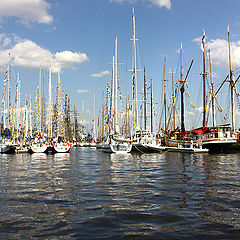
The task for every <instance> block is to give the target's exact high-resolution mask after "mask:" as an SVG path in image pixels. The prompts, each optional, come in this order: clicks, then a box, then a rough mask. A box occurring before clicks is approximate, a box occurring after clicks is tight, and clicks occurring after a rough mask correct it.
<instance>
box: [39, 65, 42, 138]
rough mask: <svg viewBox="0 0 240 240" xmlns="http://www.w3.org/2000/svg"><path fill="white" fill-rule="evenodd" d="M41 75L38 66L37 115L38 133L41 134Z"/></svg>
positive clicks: (40, 69)
mask: <svg viewBox="0 0 240 240" xmlns="http://www.w3.org/2000/svg"><path fill="white" fill-rule="evenodd" d="M41 73H42V66H41V65H40V68H39V83H38V89H39V99H38V108H39V109H38V113H39V126H38V127H39V132H40V133H41V132H42V129H41V128H42V123H41V80H42V77H41V75H42V74H41Z"/></svg>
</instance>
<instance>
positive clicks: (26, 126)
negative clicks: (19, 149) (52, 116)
mask: <svg viewBox="0 0 240 240" xmlns="http://www.w3.org/2000/svg"><path fill="white" fill-rule="evenodd" d="M27 134H28V109H27V94H26V99H25V131H24V139H26V137H27Z"/></svg>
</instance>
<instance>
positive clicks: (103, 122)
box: [102, 91, 104, 140]
mask: <svg viewBox="0 0 240 240" xmlns="http://www.w3.org/2000/svg"><path fill="white" fill-rule="evenodd" d="M103 139H104V91H102V140H103Z"/></svg>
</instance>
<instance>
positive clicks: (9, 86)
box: [7, 53, 11, 128]
mask: <svg viewBox="0 0 240 240" xmlns="http://www.w3.org/2000/svg"><path fill="white" fill-rule="evenodd" d="M7 81H8V98H7V107H8V128H10V122H11V117H10V114H11V112H10V108H11V80H10V53H9V62H8V78H7Z"/></svg>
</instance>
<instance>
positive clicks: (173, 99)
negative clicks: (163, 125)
mask: <svg viewBox="0 0 240 240" xmlns="http://www.w3.org/2000/svg"><path fill="white" fill-rule="evenodd" d="M172 106H173V130H175V92H174V78H173V72H172Z"/></svg>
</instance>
